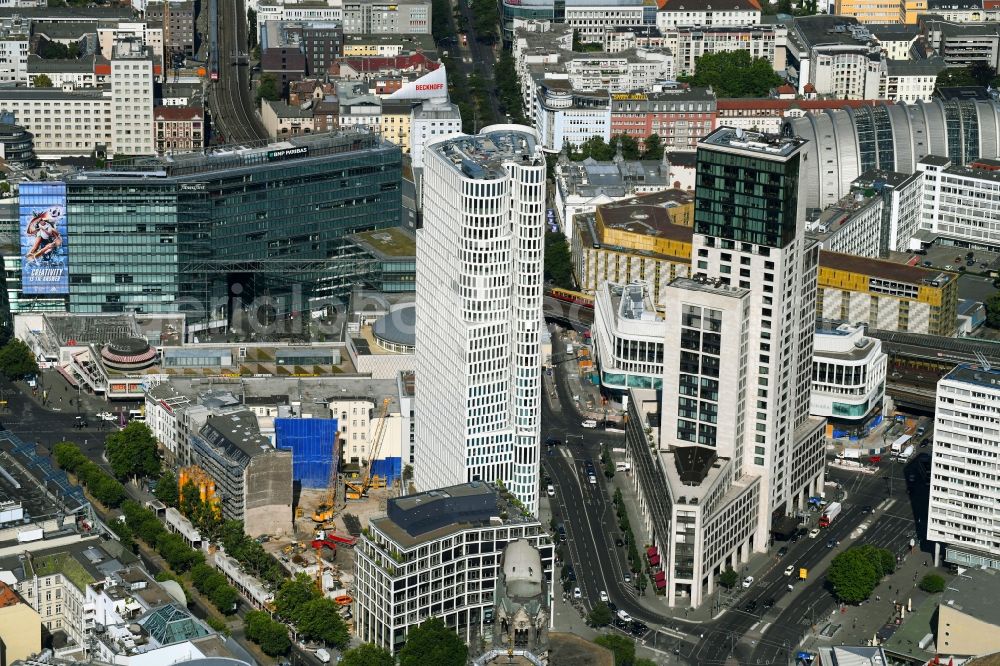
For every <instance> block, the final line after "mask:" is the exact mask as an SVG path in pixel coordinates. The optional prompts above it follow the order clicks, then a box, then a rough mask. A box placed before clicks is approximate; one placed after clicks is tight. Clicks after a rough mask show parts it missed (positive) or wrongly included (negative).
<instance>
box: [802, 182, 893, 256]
mask: <svg viewBox="0 0 1000 666" xmlns="http://www.w3.org/2000/svg"><path fill="white" fill-rule="evenodd" d="M883 203H884V202H883V200H882V197H880V196H878V195H877V194H875V193H871V194H866V193H865V192H863V191H862V190H855V191H853V192H851V193H850V194H847V195H846V196H844V198H843V199H841V200H840V201H838V202H837V203H835V204H833V205H832V206H830V207H829V208H827V209H826V210H824V211H822V212H821V213H820V214H819V216H818V217H817V218H816V219H815V220H812V221H810V222H807V223H806V229H807V230H808V231H809V232H810V235H811V236H812V237H813V238H815V239H816V241H818V242H819V244H820V247H821V248H822V249H824V250H826V251H828V252H842V253H843V254H853V255H855V256H858V257H872V258H875V257H878V256H879V245H880V242H881V240H882V219H883Z"/></svg>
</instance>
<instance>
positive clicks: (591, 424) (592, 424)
mask: <svg viewBox="0 0 1000 666" xmlns="http://www.w3.org/2000/svg"><path fill="white" fill-rule="evenodd" d="M580 426H581V427H583V428H596V427H597V421H595V420H594V419H587V420H586V421H584V422H583V423H581V424H580Z"/></svg>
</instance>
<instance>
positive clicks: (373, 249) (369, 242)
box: [349, 227, 417, 259]
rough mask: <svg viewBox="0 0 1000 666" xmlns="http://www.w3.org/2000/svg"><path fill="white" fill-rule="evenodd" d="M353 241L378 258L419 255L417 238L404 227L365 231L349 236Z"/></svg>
mask: <svg viewBox="0 0 1000 666" xmlns="http://www.w3.org/2000/svg"><path fill="white" fill-rule="evenodd" d="M349 238H350V239H351V241H353V242H354V243H355V244H356V245H358V246H360V247H361V249H363V250H364V251H365V252H367V253H368V254H370V255H372V256H373V257H375V258H377V259H399V258H401V257H416V256H417V239H416V236H415V235H414V234H413V232H412V231H410V230H409V229H404V228H403V227H390V228H389V229H379V230H378V231H365V232H362V233H359V234H352V235H351V236H349Z"/></svg>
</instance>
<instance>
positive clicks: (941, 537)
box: [927, 365, 1000, 569]
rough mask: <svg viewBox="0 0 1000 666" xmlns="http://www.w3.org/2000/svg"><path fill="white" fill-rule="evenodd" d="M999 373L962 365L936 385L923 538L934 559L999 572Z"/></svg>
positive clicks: (990, 369)
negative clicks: (988, 568)
mask: <svg viewBox="0 0 1000 666" xmlns="http://www.w3.org/2000/svg"><path fill="white" fill-rule="evenodd" d="M998 410H1000V370H997V369H995V368H991V367H989V366H986V367H977V366H973V365H961V366H959V367H957V368H955V369H954V370H952V371H951V372H949V373H948V374H947V375H945V376H944V377H942V378H941V381H939V382H938V385H937V404H936V411H935V418H934V448H933V453H932V458H931V470H930V481H931V487H930V497H929V499H928V509H927V539H928V540H930V541H933V542H934V560H935V562H936V563H938V564H939V563H940V561H941V560H940V557H941V547H942V546H944V561H945V562H947V563H949V564H953V565H955V566H958V567H962V568H973V567H984V566H985V567H990V568H993V569H998V568H1000V508H998V506H1000V504H998V500H1000V481H998V477H997V475H996V461H997V457H998V456H1000V426H998V425H997V423H996V414H997V411H998Z"/></svg>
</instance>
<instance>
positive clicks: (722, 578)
mask: <svg viewBox="0 0 1000 666" xmlns="http://www.w3.org/2000/svg"><path fill="white" fill-rule="evenodd" d="M739 579H740V577H739V574H737V573H736V571H734V570H733V568H732V567H726V570H725V571H723V572H722V573H721V574H719V585H721V586H722V587H724V588H726V589H727V590H731V589H733V588H734V587H736V583H737V582H738V581H739Z"/></svg>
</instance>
